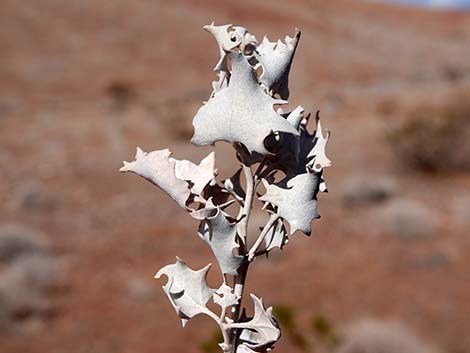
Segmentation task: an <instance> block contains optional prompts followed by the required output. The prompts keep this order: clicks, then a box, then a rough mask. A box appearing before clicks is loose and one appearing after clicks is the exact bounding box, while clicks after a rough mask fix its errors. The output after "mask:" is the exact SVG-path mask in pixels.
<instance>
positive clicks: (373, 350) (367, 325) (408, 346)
mask: <svg viewBox="0 0 470 353" xmlns="http://www.w3.org/2000/svg"><path fill="white" fill-rule="evenodd" d="M342 338H343V339H342V343H341V344H340V346H339V348H338V349H337V350H336V353H432V352H435V351H434V349H433V348H432V347H430V346H429V345H428V344H426V343H425V342H422V341H421V340H420V339H418V338H417V337H416V336H415V335H414V334H412V333H411V332H410V331H408V330H407V329H406V328H405V327H403V326H401V325H400V324H398V323H387V322H382V321H377V320H370V319H368V320H361V321H359V322H357V323H354V324H352V325H351V326H350V327H349V329H347V330H346V332H345V333H344V335H343V337H342Z"/></svg>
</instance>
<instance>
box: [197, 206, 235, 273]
mask: <svg viewBox="0 0 470 353" xmlns="http://www.w3.org/2000/svg"><path fill="white" fill-rule="evenodd" d="M196 212H198V213H197V214H193V217H195V218H197V217H200V219H203V221H202V222H201V224H200V226H199V230H198V235H199V237H200V238H201V239H202V240H204V241H205V242H206V243H207V244H208V245H209V246H210V248H211V249H212V252H213V253H214V255H215V257H216V259H217V261H218V262H219V265H220V269H221V271H222V273H224V274H230V275H236V274H237V270H238V268H239V267H240V265H241V264H242V263H243V261H244V257H243V256H239V255H234V251H235V250H236V249H238V247H239V245H238V244H237V242H236V238H237V229H236V222H230V221H229V219H228V217H227V215H226V214H225V213H224V212H223V211H222V210H221V209H220V207H219V206H214V205H213V204H211V203H210V202H208V203H207V205H206V207H205V208H204V209H202V210H198V211H196Z"/></svg>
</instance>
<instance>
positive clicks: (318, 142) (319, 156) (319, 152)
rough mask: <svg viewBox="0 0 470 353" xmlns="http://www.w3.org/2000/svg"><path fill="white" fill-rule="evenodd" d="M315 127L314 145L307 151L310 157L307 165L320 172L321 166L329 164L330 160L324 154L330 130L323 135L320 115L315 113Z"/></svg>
mask: <svg viewBox="0 0 470 353" xmlns="http://www.w3.org/2000/svg"><path fill="white" fill-rule="evenodd" d="M316 121H317V129H316V131H315V146H314V147H313V148H312V149H311V151H310V152H309V153H308V156H307V157H308V158H312V157H313V158H312V160H311V162H310V163H309V164H308V165H307V166H308V167H310V168H311V169H313V170H314V171H316V172H320V171H322V170H323V168H328V167H330V166H331V160H330V159H329V158H328V157H327V156H326V144H327V143H328V139H329V138H330V132H329V131H327V132H326V136H324V135H323V131H322V127H321V123H320V117H319V115H318V113H317V116H316Z"/></svg>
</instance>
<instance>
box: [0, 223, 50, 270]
mask: <svg viewBox="0 0 470 353" xmlns="http://www.w3.org/2000/svg"><path fill="white" fill-rule="evenodd" d="M49 250H50V249H49V245H48V243H47V242H46V240H45V239H44V238H43V236H42V235H41V234H38V233H37V232H36V231H33V230H30V229H27V228H25V227H23V226H21V225H17V224H7V225H4V226H2V227H0V262H4V263H5V262H10V261H12V260H14V259H15V258H17V257H19V256H23V255H31V254H38V253H41V254H42V253H46V252H48V251H49Z"/></svg>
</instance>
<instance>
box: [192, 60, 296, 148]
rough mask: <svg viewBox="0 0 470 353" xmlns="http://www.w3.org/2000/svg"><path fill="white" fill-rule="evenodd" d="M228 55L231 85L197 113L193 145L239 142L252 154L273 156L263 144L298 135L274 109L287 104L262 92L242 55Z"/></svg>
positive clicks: (194, 123) (194, 121) (194, 122)
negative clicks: (274, 135) (277, 137)
mask: <svg viewBox="0 0 470 353" xmlns="http://www.w3.org/2000/svg"><path fill="white" fill-rule="evenodd" d="M227 55H228V56H229V58H230V60H231V62H232V78H231V79H230V83H229V85H228V87H227V88H224V89H222V90H220V91H219V92H216V93H215V95H214V97H213V98H212V99H210V100H209V101H208V102H207V103H206V104H205V105H203V106H202V107H201V108H200V109H199V111H198V112H197V114H196V116H195V117H194V119H193V126H194V136H193V138H192V140H191V142H193V143H194V144H195V145H197V146H203V145H211V144H214V143H215V142H216V141H227V142H232V143H236V142H239V143H242V144H243V145H245V146H246V148H247V149H248V151H249V152H253V151H254V152H258V153H260V154H265V155H266V154H270V153H269V151H268V150H267V149H266V148H265V146H264V140H265V138H266V137H267V136H268V135H270V134H271V133H272V132H276V131H279V132H286V133H291V134H296V135H297V134H298V132H297V130H296V129H295V128H294V127H292V125H291V124H290V123H289V122H288V121H287V120H286V119H284V118H283V117H282V116H280V115H279V114H277V113H276V112H275V111H274V109H273V105H274V104H284V103H285V101H282V100H277V99H274V98H272V97H270V96H269V95H267V94H266V93H265V92H264V91H263V89H262V88H261V87H260V86H259V85H258V83H257V79H256V74H255V72H254V71H253V69H252V67H251V66H250V64H249V63H248V61H247V59H246V58H245V57H244V56H243V54H240V53H236V52H229V53H228V54H227Z"/></svg>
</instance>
